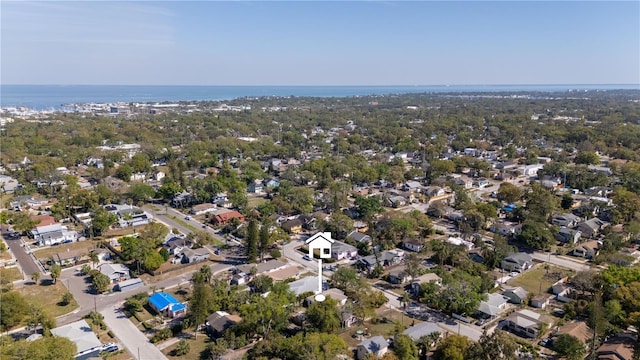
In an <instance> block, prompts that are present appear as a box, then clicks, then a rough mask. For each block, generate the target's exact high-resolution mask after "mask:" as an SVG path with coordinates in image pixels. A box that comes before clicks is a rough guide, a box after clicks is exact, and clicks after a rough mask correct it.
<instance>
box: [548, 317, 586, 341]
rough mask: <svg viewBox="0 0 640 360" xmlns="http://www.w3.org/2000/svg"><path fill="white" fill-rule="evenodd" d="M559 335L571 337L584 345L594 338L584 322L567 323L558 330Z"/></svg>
mask: <svg viewBox="0 0 640 360" xmlns="http://www.w3.org/2000/svg"><path fill="white" fill-rule="evenodd" d="M557 334H558V335H562V334H567V335H571V336H573V337H575V338H576V339H578V340H580V342H581V343H583V344H585V343H586V342H587V340H589V339H591V336H592V333H591V330H589V326H588V325H587V323H586V322H584V321H576V322H571V323H566V324H564V325H562V326H561V327H560V328H559V329H558V332H557Z"/></svg>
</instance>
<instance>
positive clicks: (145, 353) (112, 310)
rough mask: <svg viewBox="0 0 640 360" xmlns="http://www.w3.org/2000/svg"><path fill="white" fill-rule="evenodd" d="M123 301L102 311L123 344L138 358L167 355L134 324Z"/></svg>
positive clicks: (154, 359) (155, 358)
mask: <svg viewBox="0 0 640 360" xmlns="http://www.w3.org/2000/svg"><path fill="white" fill-rule="evenodd" d="M121 306H122V303H116V304H113V305H111V306H109V307H108V308H106V309H103V310H102V311H101V312H100V313H101V314H102V315H103V316H104V322H105V323H106V324H107V327H108V328H109V329H111V331H113V332H114V333H115V335H116V337H117V338H118V340H119V341H120V343H121V344H122V345H124V347H125V348H126V349H127V350H128V351H129V353H130V354H131V355H133V357H134V359H137V360H162V359H166V358H167V357H166V356H164V354H163V353H162V351H160V350H158V348H157V347H155V345H153V344H151V343H150V342H149V340H148V339H147V337H146V336H145V335H144V334H143V333H141V332H140V330H138V328H136V327H135V325H133V323H132V322H131V321H129V319H128V318H127V316H126V315H125V314H124V313H123V312H122V311H121Z"/></svg>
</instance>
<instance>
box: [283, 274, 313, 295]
mask: <svg viewBox="0 0 640 360" xmlns="http://www.w3.org/2000/svg"><path fill="white" fill-rule="evenodd" d="M289 289H291V291H293V293H294V294H296V296H298V295H300V294H303V293H306V292H315V291H316V290H318V277H316V276H307V277H303V278H302V279H300V280H296V281H292V282H290V283H289Z"/></svg>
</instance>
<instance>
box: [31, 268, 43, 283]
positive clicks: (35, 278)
mask: <svg viewBox="0 0 640 360" xmlns="http://www.w3.org/2000/svg"><path fill="white" fill-rule="evenodd" d="M40 275H42V274H40V271H36V272H34V273H33V274H31V280H32V281H33V282H34V283H36V284H37V283H38V280H40Z"/></svg>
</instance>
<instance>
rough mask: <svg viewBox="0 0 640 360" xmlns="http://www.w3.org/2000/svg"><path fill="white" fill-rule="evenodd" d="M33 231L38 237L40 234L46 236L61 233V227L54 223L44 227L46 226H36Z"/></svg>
mask: <svg viewBox="0 0 640 360" xmlns="http://www.w3.org/2000/svg"><path fill="white" fill-rule="evenodd" d="M35 230H36V232H37V233H38V234H39V235H42V234H46V233H50V232H54V231H62V225H61V224H58V223H56V224H52V225H46V226H36V228H35Z"/></svg>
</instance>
